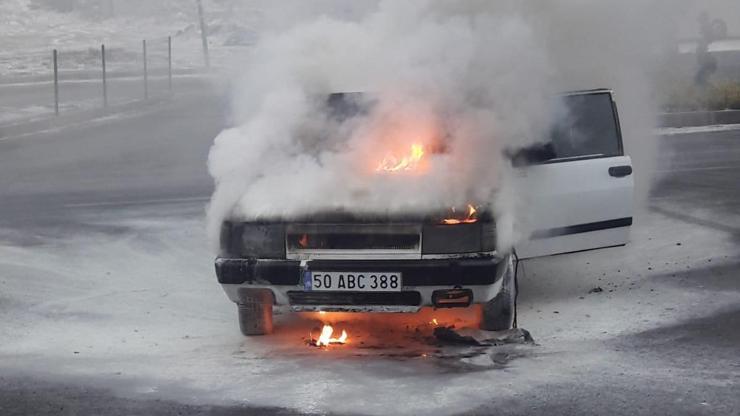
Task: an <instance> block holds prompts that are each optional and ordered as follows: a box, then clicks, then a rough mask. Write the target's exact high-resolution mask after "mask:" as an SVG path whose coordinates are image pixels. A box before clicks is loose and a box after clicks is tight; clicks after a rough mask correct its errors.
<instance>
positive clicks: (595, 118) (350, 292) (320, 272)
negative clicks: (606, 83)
mask: <svg viewBox="0 0 740 416" xmlns="http://www.w3.org/2000/svg"><path fill="white" fill-rule="evenodd" d="M560 99H562V100H563V102H564V103H565V105H566V107H567V109H568V111H567V114H568V115H567V117H562V120H561V121H560V122H559V123H557V126H556V128H555V129H554V132H553V134H552V135H551V138H550V140H549V141H546V142H544V143H543V144H542V145H540V146H533V147H530V148H525V149H519V150H518V151H516V152H510V153H509V157H510V159H511V161H512V163H513V164H514V166H515V167H516V170H517V173H518V175H517V177H516V181H518V183H517V186H518V187H519V189H526V190H527V197H528V199H527V200H526V203H527V204H528V207H529V208H528V212H530V213H531V215H530V216H529V218H527V221H528V222H527V229H529V232H528V235H527V238H524V239H523V241H522V242H521V243H520V244H519V245H518V246H517V247H516V249H515V252H514V251H509V250H507V251H500V250H497V248H496V223H495V215H494V213H493V212H491V210H490V208H487V207H486V206H477V207H473V206H472V205H471V206H470V207H469V208H468V209H469V210H470V212H468V213H467V216H466V217H464V218H458V219H454V220H453V221H444V217H445V213H439V212H430V213H428V214H427V215H424V216H394V217H392V218H389V217H384V216H378V217H368V216H355V215H352V214H351V213H350V214H347V213H341V214H331V213H329V214H326V215H320V216H314V217H311V218H304V219H302V220H299V221H289V222H288V221H283V220H281V219H279V218H276V219H275V220H273V221H261V222H240V221H225V222H224V223H223V226H222V233H221V253H220V255H219V257H218V258H217V259H216V275H217V277H218V281H219V283H221V285H222V286H223V288H224V290H225V292H226V294H227V296H228V297H229V299H230V300H231V301H232V302H234V303H236V304H237V305H238V311H239V323H240V328H241V331H242V333H243V334H244V335H259V334H266V333H269V332H270V331H271V330H272V311H273V307H279V308H284V309H287V310H289V311H294V312H299V311H349V312H353V311H357V312H360V311H362V312H416V311H418V310H419V309H420V308H422V307H425V306H432V307H437V308H466V307H470V306H471V305H473V304H482V306H483V307H482V308H481V309H482V311H483V312H482V319H481V327H482V329H487V330H503V329H508V328H511V327H512V325H513V323H514V319H515V316H516V292H517V284H516V276H515V270H514V268H515V266H514V264H515V261H514V259H515V257H518V258H519V259H522V258H531V257H537V256H547V255H552V254H559V253H567V252H574V251H581V250H589V249H595V248H601V247H609V246H619V245H624V244H626V243H627V242H628V240H629V230H630V226H631V225H632V194H633V188H634V183H633V178H632V164H631V160H630V158H629V157H628V156H626V155H625V153H624V146H623V143H622V136H621V130H620V126H619V117H618V113H617V107H616V104H615V102H614V99H613V93H612V91H610V90H606V89H599V90H590V91H579V92H572V93H568V94H564V95H562V97H560ZM474 209H475V210H477V212H472V211H473V210H474ZM473 214H475V215H473Z"/></svg>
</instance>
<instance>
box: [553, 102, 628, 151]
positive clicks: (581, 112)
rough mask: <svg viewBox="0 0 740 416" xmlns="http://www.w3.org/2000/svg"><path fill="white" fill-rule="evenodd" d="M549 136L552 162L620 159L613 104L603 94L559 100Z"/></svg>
mask: <svg viewBox="0 0 740 416" xmlns="http://www.w3.org/2000/svg"><path fill="white" fill-rule="evenodd" d="M561 103H562V105H561V106H560V109H559V113H560V114H559V116H558V117H557V118H556V123H555V127H554V129H553V133H552V150H553V153H554V156H555V157H554V158H553V159H563V158H576V157H606V156H620V155H621V154H622V146H621V143H620V138H619V129H618V126H617V120H616V112H615V111H614V103H613V102H612V98H611V96H610V95H609V94H607V93H599V94H583V95H570V96H565V97H562V100H561Z"/></svg>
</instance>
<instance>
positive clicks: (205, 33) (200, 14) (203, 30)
mask: <svg viewBox="0 0 740 416" xmlns="http://www.w3.org/2000/svg"><path fill="white" fill-rule="evenodd" d="M195 2H196V3H197V4H198V18H199V19H200V38H201V40H202V42H203V60H204V61H205V64H206V68H210V67H211V58H210V57H209V56H208V31H207V29H206V20H205V18H204V17H203V2H202V0H195Z"/></svg>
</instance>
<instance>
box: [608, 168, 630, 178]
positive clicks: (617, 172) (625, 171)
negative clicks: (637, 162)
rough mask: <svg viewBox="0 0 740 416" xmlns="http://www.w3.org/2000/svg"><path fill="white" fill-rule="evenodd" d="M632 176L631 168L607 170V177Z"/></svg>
mask: <svg viewBox="0 0 740 416" xmlns="http://www.w3.org/2000/svg"><path fill="white" fill-rule="evenodd" d="M631 174H632V166H630V165H624V166H612V167H610V168H609V175H610V176H614V177H615V178H623V177H625V176H629V175H631Z"/></svg>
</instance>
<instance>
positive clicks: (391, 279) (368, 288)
mask: <svg viewBox="0 0 740 416" xmlns="http://www.w3.org/2000/svg"><path fill="white" fill-rule="evenodd" d="M401 279H402V276H401V273H400V272H382V273H377V272H319V271H306V272H305V273H304V274H303V289H304V290H306V291H318V292H320V291H340V292H341V291H347V292H400V291H401V287H402V286H403V281H402V280H401Z"/></svg>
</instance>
